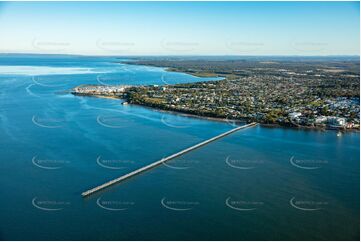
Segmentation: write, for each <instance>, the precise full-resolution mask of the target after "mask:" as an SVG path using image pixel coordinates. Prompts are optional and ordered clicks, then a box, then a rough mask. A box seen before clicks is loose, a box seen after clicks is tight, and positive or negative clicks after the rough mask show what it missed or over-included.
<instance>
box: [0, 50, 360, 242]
mask: <svg viewBox="0 0 361 242" xmlns="http://www.w3.org/2000/svg"><path fill="white" fill-rule="evenodd" d="M117 62H119V59H115V58H103V57H97V58H92V57H74V56H36V55H0V188H1V189H0V190H1V193H0V194H1V199H0V214H1V217H0V220H1V221H0V239H2V240H25V239H26V240H358V239H359V190H360V187H359V179H360V173H359V169H360V164H359V159H360V157H359V152H360V149H359V147H360V140H359V139H360V135H359V133H356V132H351V133H346V134H343V135H342V136H341V137H338V136H336V133H335V132H334V131H326V132H319V131H301V130H293V129H281V128H264V127H260V126H258V127H255V128H250V129H247V130H242V131H239V132H237V133H235V134H232V135H230V136H228V137H226V138H224V139H221V140H218V141H216V142H214V143H211V144H209V145H207V146H205V147H203V148H201V149H198V150H194V151H192V152H191V153H188V154H186V155H184V156H182V157H179V158H177V159H175V160H172V161H170V162H169V163H167V164H165V165H163V166H160V167H158V168H156V169H153V170H151V171H148V172H146V173H144V174H142V175H139V176H137V177H134V178H132V179H130V180H128V181H126V182H123V183H121V184H118V185H116V186H114V187H111V188H109V189H107V190H106V191H104V192H100V193H97V194H95V195H93V196H91V197H89V198H86V199H84V198H82V197H81V196H80V194H81V192H83V191H85V190H87V189H89V188H92V187H93V186H96V185H99V184H102V183H104V182H106V181H108V180H110V179H113V178H116V177H118V176H120V175H122V174H125V173H127V172H129V171H132V170H134V169H137V168H139V167H141V166H144V165H146V164H149V163H151V162H154V161H156V160H159V159H160V158H162V157H165V156H168V155H170V154H172V153H175V152H177V151H180V150H182V149H184V148H187V147H189V146H191V145H194V144H196V143H198V142H200V141H203V140H205V139H207V138H210V137H212V136H215V135H217V134H220V133H222V132H225V131H227V130H230V129H232V128H233V124H232V123H221V122H214V121H207V120H202V119H195V118H187V117H183V116H179V115H174V114H170V113H165V112H159V111H155V110H151V109H149V108H144V107H140V106H132V105H126V106H123V105H121V104H120V101H119V100H113V99H98V98H90V97H76V96H72V95H70V94H68V93H67V92H66V91H67V90H69V89H70V88H72V87H74V86H77V85H80V84H90V83H93V84H132V85H140V84H158V85H162V84H168V83H169V84H173V83H185V82H195V81H204V80H210V79H206V78H198V77H193V76H190V75H186V74H182V73H173V72H165V71H164V69H162V68H155V67H147V66H133V65H125V64H119V63H117Z"/></svg>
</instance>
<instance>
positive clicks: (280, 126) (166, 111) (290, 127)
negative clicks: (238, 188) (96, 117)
mask: <svg viewBox="0 0 361 242" xmlns="http://www.w3.org/2000/svg"><path fill="white" fill-rule="evenodd" d="M73 95H74V94H73ZM81 96H87V97H96V98H106V99H113V100H119V101H122V100H123V101H124V102H128V104H126V105H128V106H129V105H134V106H139V107H142V108H147V109H150V110H153V111H157V112H161V113H168V114H173V115H178V116H182V117H186V118H195V119H201V120H207V121H213V122H222V123H228V124H229V125H230V126H233V127H234V125H235V124H237V123H238V124H245V123H246V124H247V123H250V122H249V121H247V120H236V119H227V118H217V117H209V116H201V115H197V114H192V113H187V112H182V111H178V110H165V109H161V108H159V107H152V106H149V105H145V104H139V103H131V102H129V101H128V100H126V99H123V98H119V97H117V96H106V95H104V96H103V95H91V94H90V95H81ZM124 102H122V103H120V105H124V104H123V103H124ZM257 123H258V124H259V125H260V126H261V127H265V128H283V129H293V130H304V131H306V130H307V131H318V132H319V131H322V132H325V131H337V132H357V133H359V132H360V130H359V129H331V128H327V127H314V126H313V127H311V126H284V125H280V124H266V123H259V122H257Z"/></svg>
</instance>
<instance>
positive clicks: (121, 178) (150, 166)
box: [81, 123, 257, 197]
mask: <svg viewBox="0 0 361 242" xmlns="http://www.w3.org/2000/svg"><path fill="white" fill-rule="evenodd" d="M256 124H257V123H249V124H246V125H243V126H239V127H237V128H234V129H232V130H229V131H227V132H224V133H222V134H220V135H217V136H215V137H213V138H210V139H208V140H205V141H203V142H201V143H198V144H196V145H193V146H191V147H189V148H187V149H184V150H182V151H180V152H178V153H175V154H173V155H170V156H167V157H165V158H163V159H161V160H158V161H156V162H153V163H151V164H149V165H147V166H144V167H142V168H139V169H137V170H135V171H132V172H130V173H128V174H125V175H123V176H120V177H118V178H116V179H114V180H111V181H108V182H106V183H104V184H102V185H100V186H97V187H94V188H92V189H90V190H87V191H85V192H83V193H82V194H81V195H82V196H83V197H86V196H89V195H91V194H93V193H95V192H98V191H100V190H102V189H104V188H107V187H109V186H111V185H114V184H116V183H118V182H121V181H123V180H125V179H128V178H130V177H132V176H135V175H137V174H139V173H141V172H144V171H146V170H149V169H152V168H154V167H156V166H158V165H161V164H163V163H164V162H166V161H169V160H171V159H174V158H176V157H178V156H181V155H183V154H185V153H187V152H190V151H192V150H194V149H197V148H199V147H201V146H204V145H206V144H209V143H211V142H213V141H215V140H217V139H220V138H223V137H225V136H227V135H230V134H232V133H234V132H236V131H238V130H240V129H245V128H249V127H253V126H255V125H256Z"/></svg>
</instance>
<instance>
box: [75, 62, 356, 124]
mask: <svg viewBox="0 0 361 242" xmlns="http://www.w3.org/2000/svg"><path fill="white" fill-rule="evenodd" d="M232 64H234V63H232ZM291 64H292V63H291ZM224 66H226V65H223V66H222V68H224ZM292 66H293V65H292ZM314 66H315V65H313V68H310V66H307V65H305V64H303V67H302V68H300V65H298V66H297V68H287V67H289V66H287V65H284V68H283V69H280V68H279V67H277V68H257V67H256V68H254V67H252V68H251V69H250V68H245V69H244V70H243V71H234V69H232V70H233V71H230V72H229V73H227V71H224V70H223V71H222V73H223V76H224V79H222V80H218V81H205V82H193V83H186V84H175V85H169V84H166V83H165V84H164V85H148V86H103V85H84V86H79V87H76V88H75V89H74V90H73V94H76V95H96V96H108V97H109V96H111V97H115V98H120V99H123V100H125V101H124V103H125V104H127V103H130V104H138V105H144V106H149V107H153V108H157V109H161V110H169V111H176V112H181V113H186V114H192V115H197V116H202V117H212V118H220V119H228V120H242V121H247V122H258V123H261V124H268V125H280V126H287V127H304V128H318V129H326V128H327V129H341V130H346V129H359V127H360V100H359V74H358V73H353V72H350V71H349V70H344V71H343V70H339V69H336V68H334V67H323V69H319V68H314ZM316 66H317V65H316ZM214 69H217V67H215V68H214ZM202 71H203V73H202ZM197 72H198V73H201V74H200V75H209V72H207V73H208V74H207V73H205V71H204V69H202V70H198V71H197ZM216 74H217V75H219V74H220V73H216Z"/></svg>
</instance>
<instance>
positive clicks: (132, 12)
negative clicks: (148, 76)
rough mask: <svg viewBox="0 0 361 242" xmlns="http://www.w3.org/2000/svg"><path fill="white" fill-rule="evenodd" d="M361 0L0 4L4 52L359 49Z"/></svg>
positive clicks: (215, 52) (300, 52) (344, 51)
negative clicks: (358, 0)
mask: <svg viewBox="0 0 361 242" xmlns="http://www.w3.org/2000/svg"><path fill="white" fill-rule="evenodd" d="M359 42H360V6H359V2H0V53H50V54H82V55H359V52H360V45H359Z"/></svg>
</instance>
